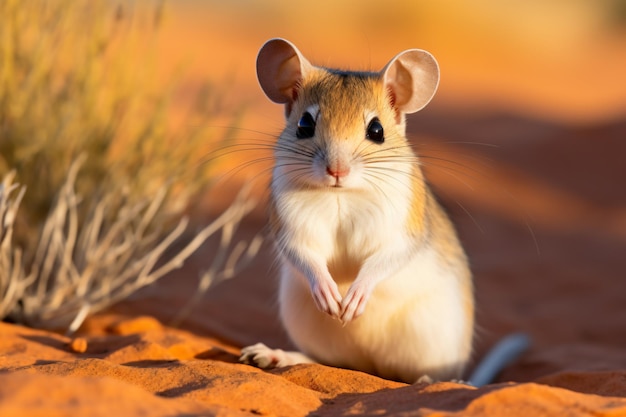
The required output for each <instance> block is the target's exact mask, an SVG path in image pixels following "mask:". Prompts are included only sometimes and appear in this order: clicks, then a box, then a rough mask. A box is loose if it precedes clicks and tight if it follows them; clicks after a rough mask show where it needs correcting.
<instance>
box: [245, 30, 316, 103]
mask: <svg viewBox="0 0 626 417" xmlns="http://www.w3.org/2000/svg"><path fill="white" fill-rule="evenodd" d="M312 68H313V66H312V65H311V64H310V63H309V61H307V60H306V58H305V57H304V56H303V55H302V54H301V53H300V51H298V48H296V47H295V45H293V44H292V43H291V42H289V41H287V40H285V39H279V38H276V39H270V40H269V41H267V42H266V43H265V45H263V47H261V50H260V51H259V56H258V57H257V60H256V72H257V77H258V79H259V84H261V88H262V89H263V91H264V92H265V94H266V95H267V97H268V98H269V99H270V100H272V101H274V102H276V103H287V104H289V103H291V102H293V101H294V100H295V98H296V96H297V89H298V87H299V85H300V83H301V81H302V78H304V77H305V76H306V74H307V73H308V72H309V71H310V70H311V69H312Z"/></svg>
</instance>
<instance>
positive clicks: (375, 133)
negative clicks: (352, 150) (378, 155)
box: [366, 117, 385, 143]
mask: <svg viewBox="0 0 626 417" xmlns="http://www.w3.org/2000/svg"><path fill="white" fill-rule="evenodd" d="M366 137H367V138H368V139H369V140H371V141H372V142H376V143H383V142H384V141H385V131H384V130H383V125H382V124H380V120H378V117H374V118H373V119H372V121H371V122H370V124H369V125H368V126H367V136H366Z"/></svg>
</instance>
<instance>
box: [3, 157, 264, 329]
mask: <svg viewBox="0 0 626 417" xmlns="http://www.w3.org/2000/svg"><path fill="white" fill-rule="evenodd" d="M83 162H84V159H78V160H77V161H76V162H74V163H73V164H72V166H71V167H70V170H69V172H68V175H67V179H66V182H65V184H64V185H63V187H62V189H61V191H60V192H59V193H58V196H57V198H56V201H55V203H54V204H53V206H52V208H51V210H50V213H49V215H48V217H47V219H46V221H45V223H44V225H43V227H42V231H41V235H40V239H39V241H38V246H37V248H36V250H35V253H34V256H33V257H32V263H31V264H30V268H29V272H28V273H27V272H26V268H25V265H24V262H23V257H22V253H21V251H20V250H19V249H17V248H13V247H12V242H11V235H12V230H13V219H14V218H15V215H16V212H17V208H18V205H19V202H20V201H21V198H22V196H23V195H24V188H23V187H22V188H20V189H19V193H18V194H17V195H13V194H14V193H13V192H14V191H15V190H17V189H18V188H17V186H16V185H12V182H11V181H12V179H13V175H12V174H10V175H9V176H7V178H5V180H4V182H3V184H2V188H0V220H2V229H0V237H1V238H2V241H1V242H2V246H1V249H2V250H1V252H0V296H1V297H2V298H1V300H0V314H1V315H2V316H3V317H4V316H6V315H7V314H8V315H9V316H10V317H11V318H13V319H15V320H16V321H19V322H23V323H26V324H29V325H32V326H35V327H48V328H67V329H68V332H70V333H71V332H74V331H76V330H77V329H78V327H80V325H81V323H82V322H83V320H84V319H85V318H86V317H87V315H88V314H90V313H94V312H96V311H99V310H102V309H103V308H106V307H107V306H109V305H111V304H113V303H115V302H118V301H120V300H122V299H124V298H126V297H128V296H129V295H131V294H132V293H134V292H135V291H137V290H138V289H140V288H142V287H144V286H146V285H149V284H151V283H153V282H155V281H156V280H158V279H159V278H161V277H163V276H164V275H165V274H167V273H169V272H171V271H173V270H174V269H177V268H180V267H181V266H182V265H183V263H184V262H185V260H186V259H188V258H189V256H191V255H192V254H193V253H194V252H195V251H196V250H197V249H198V248H199V247H200V246H201V245H202V244H203V243H204V242H205V241H206V240H207V239H208V238H209V237H210V236H212V235H214V234H215V233H217V232H218V231H220V230H221V231H222V245H221V246H220V249H219V250H218V252H217V253H216V254H215V261H214V262H213V265H212V266H211V271H213V272H212V273H213V274H214V275H215V274H216V273H219V274H221V276H223V277H226V276H232V274H233V272H234V270H235V269H236V266H235V265H236V264H237V260H238V259H241V260H242V261H243V262H242V263H247V262H248V261H249V259H250V258H251V257H252V256H254V254H255V253H256V251H257V250H258V245H259V244H258V242H257V240H253V241H252V242H251V244H250V245H248V244H246V243H242V244H243V245H244V247H246V246H247V247H248V250H247V252H246V254H245V255H243V252H244V250H242V249H241V248H240V247H239V246H238V247H237V249H236V251H235V252H234V253H235V256H234V258H233V255H232V254H231V255H230V256H229V255H228V253H229V249H230V243H231V241H232V236H233V233H234V230H236V228H237V225H238V224H239V222H240V221H241V219H242V218H243V216H245V215H246V214H247V213H248V212H249V211H250V210H251V209H252V207H253V203H252V202H251V201H250V200H249V199H248V198H247V194H246V193H245V192H243V193H242V194H240V196H239V197H238V198H237V199H236V201H235V202H234V203H233V204H232V205H231V206H230V207H229V208H228V209H227V210H226V211H224V213H222V215H220V216H219V217H218V218H217V219H215V220H214V221H213V222H212V223H211V224H209V225H208V226H206V227H205V228H204V229H202V230H201V231H200V232H199V233H198V234H197V235H196V236H195V237H194V238H193V239H192V240H191V241H190V242H189V243H187V244H186V245H185V246H184V247H182V249H180V250H178V251H177V252H176V253H175V254H174V255H173V256H172V257H171V258H170V259H169V260H167V261H165V262H164V263H162V264H161V265H160V266H158V267H157V265H158V264H159V262H162V260H163V257H164V254H165V253H166V251H168V250H171V249H172V247H173V245H174V244H175V242H176V241H177V240H179V239H180V238H181V236H182V235H183V234H184V232H185V230H186V228H187V223H188V221H187V219H186V218H182V219H181V220H180V221H179V222H178V223H177V224H176V225H175V226H174V227H172V228H171V229H170V230H169V231H167V232H165V233H164V232H163V231H162V230H159V227H160V226H161V225H162V224H164V223H165V222H164V216H165V215H164V214H163V210H162V208H163V202H164V200H165V196H166V195H167V189H166V187H162V188H161V189H160V190H159V191H158V192H157V194H156V195H155V196H154V197H153V198H152V199H151V201H149V202H148V201H147V200H144V201H139V202H136V203H131V202H129V200H128V199H126V198H124V197H123V195H121V194H120V195H117V196H116V195H113V194H110V193H109V194H105V195H104V196H103V197H102V198H100V199H98V200H96V201H95V203H94V204H93V205H92V207H93V208H92V209H91V210H90V211H89V212H88V213H87V215H86V216H85V218H84V219H83V220H82V221H81V219H80V218H79V217H80V216H79V214H78V206H79V203H80V198H79V197H78V196H77V195H76V193H75V191H74V183H75V181H76V178H77V176H78V172H79V168H80V165H81V164H82V163H83ZM12 193H13V194H12ZM111 212H113V213H116V214H115V215H112V216H110V215H108V216H107V215H105V213H109V214H110V213H111ZM161 236H162V238H160V237H161ZM242 255H243V256H242ZM233 259H234V260H233ZM225 265H228V269H229V271H228V273H226V274H224V273H221V272H220V271H221V269H222V268H223V267H224V266H225ZM209 284H210V282H206V281H202V285H201V287H202V288H201V291H203V292H204V291H206V290H207V288H208V285H209ZM17 300H19V301H20V302H19V303H17Z"/></svg>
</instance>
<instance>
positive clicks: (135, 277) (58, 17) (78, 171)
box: [0, 0, 251, 328]
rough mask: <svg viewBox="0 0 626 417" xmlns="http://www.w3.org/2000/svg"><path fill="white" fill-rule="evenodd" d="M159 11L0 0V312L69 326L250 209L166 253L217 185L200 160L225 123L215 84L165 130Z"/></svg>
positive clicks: (236, 210)
mask: <svg viewBox="0 0 626 417" xmlns="http://www.w3.org/2000/svg"><path fill="white" fill-rule="evenodd" d="M163 14H164V9H163V5H162V3H160V2H155V3H149V2H138V3H134V2H132V1H121V2H115V1H109V0H90V1H88V2H80V1H74V0H29V1H22V0H4V1H2V2H0V177H1V178H4V180H3V181H4V182H3V186H2V188H1V189H0V201H1V203H0V204H1V205H0V220H1V221H2V223H0V238H1V239H2V240H1V241H0V242H1V245H2V246H1V249H2V251H1V257H0V262H1V263H0V297H1V304H0V317H6V316H9V317H10V318H12V319H13V320H17V321H19V322H23V323H27V324H30V325H34V326H38V327H67V326H70V323H72V322H74V324H73V325H72V326H71V327H72V328H75V327H76V325H77V323H78V322H79V321H80V318H81V317H83V316H84V314H85V312H93V311H97V310H99V309H102V308H104V307H106V306H107V305H109V304H110V303H112V302H115V301H118V300H119V299H121V298H123V297H125V296H127V295H129V294H130V293H132V291H134V290H136V289H137V288H139V287H141V286H143V285H147V284H148V283H150V282H153V281H154V280H155V279H157V278H158V277H160V276H162V275H163V274H164V273H165V272H167V271H168V270H171V269H172V268H173V267H174V266H179V265H180V264H181V262H182V261H184V259H185V258H186V257H188V256H189V255H190V254H191V252H192V249H195V248H197V247H198V246H199V244H200V243H202V241H204V239H206V238H207V237H208V236H209V235H211V234H213V233H215V232H217V231H219V230H221V229H222V228H223V227H224V226H225V225H229V226H228V227H229V228H232V227H234V224H236V223H237V222H238V221H239V220H240V219H241V216H242V215H243V214H245V212H246V211H247V210H249V204H248V203H247V202H245V201H238V202H237V203H236V204H235V206H234V207H231V209H230V210H227V211H226V212H225V214H224V215H223V216H222V217H220V219H217V220H216V222H215V223H214V224H213V225H210V226H208V227H207V228H205V229H204V230H203V231H201V232H200V233H199V234H198V236H197V237H196V238H195V239H194V240H193V241H192V242H191V243H189V245H188V246H185V247H184V249H182V250H181V251H179V252H177V253H175V254H173V255H171V259H169V260H168V259H164V258H163V257H164V256H165V255H166V252H167V251H166V250H169V251H171V249H172V247H173V244H174V242H175V241H176V240H177V239H179V238H181V236H182V235H183V231H184V230H185V228H186V220H185V219H184V218H182V217H181V213H182V212H183V211H184V210H185V209H186V208H187V207H188V205H189V204H190V203H191V202H192V201H194V200H195V198H196V197H197V196H198V195H199V194H201V193H202V192H203V191H204V190H206V188H207V187H208V186H209V185H210V184H211V180H212V178H213V173H212V171H211V164H202V163H199V161H200V158H201V157H202V155H205V154H206V153H207V152H208V150H209V149H210V146H223V145H224V142H226V141H228V140H230V137H229V133H228V131H226V132H224V131H223V132H221V133H218V132H214V131H212V130H211V128H210V125H211V122H212V121H213V120H215V119H216V118H218V117H222V114H220V112H219V108H218V106H215V105H212V103H213V104H214V103H215V102H216V101H219V91H217V90H215V89H213V88H210V86H205V87H204V88H201V89H200V90H201V92H202V94H199V95H198V98H197V102H196V103H195V105H194V106H192V107H191V108H190V109H189V111H188V117H187V123H179V124H178V125H177V127H176V129H173V128H172V122H171V118H170V117H168V114H169V112H170V110H171V105H172V104H171V103H172V97H173V95H174V94H175V93H176V91H177V86H176V84H175V83H174V82H169V83H165V84H164V83H163V82H161V81H160V80H159V77H158V76H157V72H156V70H155V69H154V68H155V62H156V59H155V57H156V55H155V54H156V53H157V50H156V48H155V47H154V45H155V44H154V40H155V38H156V36H157V35H158V31H159V27H160V25H161V22H162V19H163ZM199 121H201V122H199ZM229 123H231V124H233V125H234V124H235V123H236V121H235V120H234V119H231V120H230V121H229ZM17 184H21V185H22V186H19V185H17ZM229 243H230V241H229ZM179 246H180V244H179ZM227 249H228V248H227V247H224V245H222V250H224V251H226V250H227ZM240 252H241V251H240ZM250 253H251V252H249V253H248V254H250ZM223 257H224V255H221V256H220V258H223ZM157 265H160V266H158V267H157ZM163 268H165V269H163Z"/></svg>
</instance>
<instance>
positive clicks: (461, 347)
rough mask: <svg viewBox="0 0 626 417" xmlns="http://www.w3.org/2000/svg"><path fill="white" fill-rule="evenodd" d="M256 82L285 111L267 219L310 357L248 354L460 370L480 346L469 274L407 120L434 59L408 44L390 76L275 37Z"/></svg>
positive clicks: (299, 336) (388, 372)
mask: <svg viewBox="0 0 626 417" xmlns="http://www.w3.org/2000/svg"><path fill="white" fill-rule="evenodd" d="M257 76H258V79H259V83H260V85H261V87H262V89H263V91H264V92H265V94H266V95H267V96H268V98H269V99H271V100H272V101H274V102H277V103H281V104H284V105H285V116H286V126H285V128H284V130H283V132H282V133H281V134H280V136H279V138H278V140H277V143H276V145H275V148H274V157H275V164H274V167H273V173H272V179H271V187H270V188H271V196H270V202H269V212H270V213H269V217H270V219H269V225H270V234H271V236H272V238H273V240H274V243H275V246H276V248H277V252H278V256H279V265H280V287H279V310H280V318H281V320H282V323H283V325H284V327H285V329H286V331H287V333H288V335H289V337H290V339H291V340H292V342H293V343H294V345H295V346H296V347H297V348H298V349H299V352H284V351H282V350H280V349H270V348H268V347H266V346H265V345H263V344H261V343H259V344H256V345H253V346H249V347H246V348H244V349H242V355H241V361H242V362H244V363H252V364H255V365H257V366H259V367H262V368H271V367H281V366H288V365H293V364H297V363H311V362H319V363H322V364H326V365H332V366H337V367H345V368H350V369H355V370H360V371H364V372H368V373H371V374H375V375H378V376H381V377H384V378H388V379H395V380H400V381H405V382H408V383H413V382H416V381H423V380H450V379H458V378H461V376H462V373H463V371H464V368H465V366H466V364H467V363H468V361H469V359H470V356H471V352H472V339H473V333H474V330H473V329H474V296H473V285H472V276H471V272H470V268H469V266H468V260H467V257H466V255H465V252H464V250H463V248H462V246H461V244H460V242H459V239H458V237H457V234H456V231H455V229H454V227H453V225H452V224H451V222H450V220H449V218H448V216H447V215H446V213H445V212H444V210H443V209H442V207H441V206H440V205H439V203H438V202H437V200H436V199H435V197H434V196H433V193H432V192H431V189H430V187H429V186H428V184H427V182H426V179H425V177H424V175H423V173H422V171H421V169H420V159H419V156H418V155H416V154H415V153H414V152H413V150H412V148H411V145H410V143H409V142H408V141H407V138H406V134H405V130H406V123H405V114H408V113H414V112H416V111H418V110H421V109H422V108H423V107H424V106H426V104H428V102H429V101H430V100H431V98H432V97H433V95H434V94H435V91H436V89H437V86H438V83H439V67H438V64H437V61H436V60H435V58H434V57H433V56H432V55H431V54H430V53H428V52H426V51H423V50H418V49H411V50H407V51H404V52H402V53H400V54H398V55H396V56H395V57H394V58H393V59H392V60H391V61H390V62H389V63H388V64H387V65H386V66H385V67H384V68H383V69H382V70H381V71H380V72H349V71H340V70H334V69H326V68H321V67H317V66H313V65H312V64H311V63H309V61H308V60H307V59H306V58H305V57H304V56H303V55H302V53H301V52H300V51H299V50H298V49H297V48H296V47H295V46H294V45H293V44H292V43H290V42H289V41H287V40H284V39H271V40H269V41H268V42H266V43H265V45H263V47H262V48H261V50H260V51H259V54H258V58H257Z"/></svg>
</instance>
